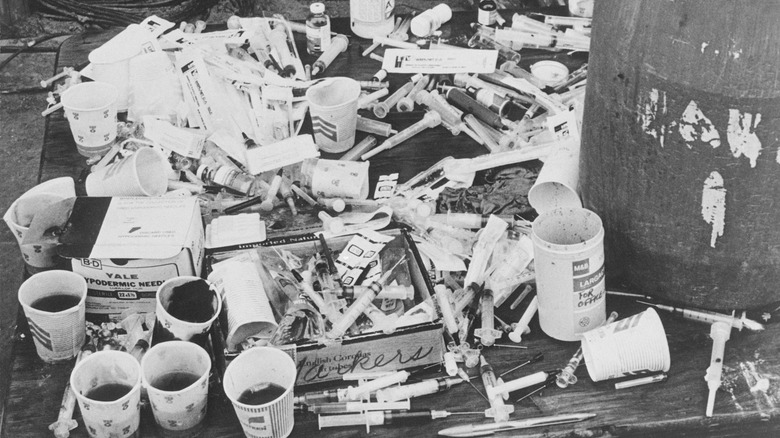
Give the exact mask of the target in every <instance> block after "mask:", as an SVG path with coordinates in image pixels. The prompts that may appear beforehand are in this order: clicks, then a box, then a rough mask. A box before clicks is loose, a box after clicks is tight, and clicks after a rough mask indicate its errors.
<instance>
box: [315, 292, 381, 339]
mask: <svg viewBox="0 0 780 438" xmlns="http://www.w3.org/2000/svg"><path fill="white" fill-rule="evenodd" d="M377 289H379V290H381V289H380V288H371V290H370V291H369V292H366V293H365V294H364V295H361V296H360V297H359V298H358V299H356V300H355V302H353V303H352V305H351V306H349V308H347V311H346V312H344V314H343V315H342V316H341V318H340V319H339V320H338V321H331V322H332V323H333V327H332V328H331V330H330V331H329V332H328V333H327V336H328V337H329V338H331V339H335V338H340V337H342V336H344V334H345V333H346V332H347V330H348V329H349V327H350V326H352V324H353V323H354V322H355V320H356V319H357V318H358V316H360V315H361V314H362V313H363V311H365V310H366V307H368V305H369V304H370V303H371V301H373V300H374V299H375V298H376V295H377Z"/></svg>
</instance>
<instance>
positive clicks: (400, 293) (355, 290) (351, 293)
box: [342, 285, 414, 300]
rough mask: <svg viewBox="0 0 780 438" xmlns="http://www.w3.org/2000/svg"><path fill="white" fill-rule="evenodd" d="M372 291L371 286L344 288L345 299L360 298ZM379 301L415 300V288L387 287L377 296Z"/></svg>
mask: <svg viewBox="0 0 780 438" xmlns="http://www.w3.org/2000/svg"><path fill="white" fill-rule="evenodd" d="M369 290H371V287H370V286H344V289H343V291H342V294H343V297H344V298H347V299H355V298H360V297H361V296H363V295H364V294H366V293H368V292H369ZM375 299H377V300H411V299H414V286H402V285H391V286H385V287H383V288H382V290H381V291H379V293H378V294H377V295H376V298H375Z"/></svg>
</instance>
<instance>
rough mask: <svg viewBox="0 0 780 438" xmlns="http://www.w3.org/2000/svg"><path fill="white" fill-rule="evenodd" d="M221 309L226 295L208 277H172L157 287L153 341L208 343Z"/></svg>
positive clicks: (156, 342)
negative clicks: (216, 288) (218, 290)
mask: <svg viewBox="0 0 780 438" xmlns="http://www.w3.org/2000/svg"><path fill="white" fill-rule="evenodd" d="M221 311H222V297H221V296H220V295H219V293H218V292H217V291H216V290H215V289H214V288H213V287H212V285H211V283H209V282H208V281H206V280H204V279H202V278H200V277H192V276H180V277H174V278H171V279H168V280H166V281H165V282H164V283H163V284H161V285H160V287H159V288H158V289H157V305H156V310H155V312H156V315H157V322H156V323H155V327H154V333H153V335H152V343H153V344H155V345H156V344H159V343H160V342H165V341H172V340H179V341H190V342H195V343H196V344H199V345H200V346H202V347H205V346H206V340H207V338H208V333H209V329H210V328H211V324H212V323H213V322H214V320H216V319H217V317H218V316H219V312H221Z"/></svg>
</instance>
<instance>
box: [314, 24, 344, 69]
mask: <svg viewBox="0 0 780 438" xmlns="http://www.w3.org/2000/svg"><path fill="white" fill-rule="evenodd" d="M347 46H349V39H347V37H346V36H344V35H341V34H338V35H336V36H334V37H333V38H331V40H330V46H328V49H327V50H325V51H324V52H322V55H320V57H319V58H317V60H316V61H314V64H313V65H312V68H313V70H315V71H316V73H315V76H316V75H317V74H319V73H322V72H323V71H325V69H326V68H328V66H330V64H331V63H332V62H333V60H334V59H336V57H337V56H338V55H339V53H342V52H344V51H346V50H347Z"/></svg>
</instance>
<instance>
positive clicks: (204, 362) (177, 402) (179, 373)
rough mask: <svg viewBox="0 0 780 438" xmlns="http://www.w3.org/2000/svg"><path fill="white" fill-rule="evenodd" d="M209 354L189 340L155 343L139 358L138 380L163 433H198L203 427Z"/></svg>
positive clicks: (207, 386)
mask: <svg viewBox="0 0 780 438" xmlns="http://www.w3.org/2000/svg"><path fill="white" fill-rule="evenodd" d="M210 372H211V358H210V357H209V354H208V353H207V352H206V350H204V349H203V348H201V347H200V346H198V345H195V344H193V343H192V342H184V341H171V342H165V343H162V344H158V345H155V346H154V347H152V348H151V349H149V351H147V352H146V354H144V356H143V359H142V360H141V381H142V382H143V385H144V387H145V388H146V392H147V394H149V401H150V402H151V405H152V414H153V415H154V420H155V421H156V422H157V425H158V426H160V428H161V429H162V431H161V432H162V435H163V436H171V437H174V436H176V437H179V436H193V437H194V436H198V434H199V433H202V431H203V420H204V419H205V418H206V409H207V404H208V397H207V396H208V392H209V374H210Z"/></svg>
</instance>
